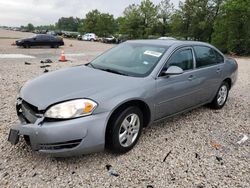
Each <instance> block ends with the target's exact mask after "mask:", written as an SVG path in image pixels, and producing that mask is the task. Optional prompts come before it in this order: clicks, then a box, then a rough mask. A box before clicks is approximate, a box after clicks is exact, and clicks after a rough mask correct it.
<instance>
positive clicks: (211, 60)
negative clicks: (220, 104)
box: [193, 45, 224, 103]
mask: <svg viewBox="0 0 250 188" xmlns="http://www.w3.org/2000/svg"><path fill="white" fill-rule="evenodd" d="M193 49H194V52H195V59H196V65H195V74H196V77H197V79H198V81H199V82H200V84H201V87H202V90H201V92H200V94H199V96H198V98H197V100H199V101H200V102H201V103H205V102H208V101H209V100H211V99H212V98H213V97H214V95H215V94H216V92H217V89H218V87H219V86H220V84H221V82H222V80H221V79H222V69H223V63H224V57H223V56H222V55H221V54H220V53H218V52H217V51H216V50H215V49H213V48H211V47H208V46H198V45H197V46H193Z"/></svg>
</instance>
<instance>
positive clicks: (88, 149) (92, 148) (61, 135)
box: [8, 107, 109, 157]
mask: <svg viewBox="0 0 250 188" xmlns="http://www.w3.org/2000/svg"><path fill="white" fill-rule="evenodd" d="M17 108H19V107H17ZM17 110H18V112H19V113H18V117H19V119H20V120H21V123H20V124H18V125H17V126H15V127H13V128H12V129H11V130H10V134H9V138H8V140H9V141H10V142H11V143H12V144H17V143H18V141H19V136H24V138H25V140H26V141H27V142H28V143H30V146H31V148H32V150H34V151H39V152H41V153H47V154H51V155H52V156H55V157H66V156H73V155H74V156H75V155H81V154H87V153H92V152H98V151H102V150H103V149H104V145H105V130H106V123H107V119H108V114H109V113H108V112H106V113H100V114H95V115H91V116H86V117H82V118H76V119H71V120H63V121H46V120H45V118H44V117H38V118H37V119H34V117H32V113H29V112H25V111H24V110H20V108H19V109H17ZM20 111H22V112H20ZM27 117H28V118H29V119H34V121H35V122H33V123H27V119H26V118H27Z"/></svg>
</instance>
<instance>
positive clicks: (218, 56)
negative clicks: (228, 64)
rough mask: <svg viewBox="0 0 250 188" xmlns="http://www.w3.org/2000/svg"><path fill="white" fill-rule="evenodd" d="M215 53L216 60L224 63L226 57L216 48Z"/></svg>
mask: <svg viewBox="0 0 250 188" xmlns="http://www.w3.org/2000/svg"><path fill="white" fill-rule="evenodd" d="M214 53H215V57H216V62H217V63H223V62H224V57H223V56H222V55H221V54H220V53H219V52H217V51H216V50H214Z"/></svg>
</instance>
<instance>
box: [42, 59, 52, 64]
mask: <svg viewBox="0 0 250 188" xmlns="http://www.w3.org/2000/svg"><path fill="white" fill-rule="evenodd" d="M40 63H43V64H44V63H53V61H52V60H51V59H45V60H44V61H40Z"/></svg>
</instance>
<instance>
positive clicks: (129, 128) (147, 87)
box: [8, 40, 238, 157]
mask: <svg viewBox="0 0 250 188" xmlns="http://www.w3.org/2000/svg"><path fill="white" fill-rule="evenodd" d="M237 68H238V66H237V63H236V61H235V60H234V59H230V58H227V57H225V56H224V55H223V54H222V53H221V52H220V51H219V50H218V49H216V48H215V47H213V46H211V45H209V44H206V43H201V42H188V41H177V40H137V41H128V42H125V43H123V44H120V45H118V46H116V47H114V48H112V49H111V50H109V51H107V52H105V53H104V54H102V55H100V56H99V57H97V58H96V59H94V60H93V61H92V62H90V63H88V64H86V65H81V66H75V67H71V68H67V69H62V70H59V71H55V72H51V73H47V74H44V75H42V76H40V77H38V78H36V79H34V80H31V81H29V82H27V83H26V84H25V85H24V86H23V87H22V88H21V90H20V94H19V98H18V99H17V104H16V109H17V115H18V117H19V119H20V124H18V125H16V126H15V127H13V128H12V129H11V130H10V133H9V138H8V140H9V141H10V142H11V143H12V144H17V143H18V141H19V137H20V136H21V137H23V138H24V140H25V141H26V142H27V144H29V145H30V146H31V148H32V150H34V151H39V152H42V153H48V154H51V155H53V156H59V157H60V156H72V155H79V154H87V153H91V152H97V151H102V150H104V149H105V148H106V149H109V150H111V151H113V152H116V153H124V152H127V151H129V150H130V149H132V148H133V147H134V146H135V144H136V143H137V141H138V139H139V137H140V135H141V133H142V129H143V127H146V126H148V125H150V124H151V123H152V122H155V121H158V120H161V119H163V118H166V117H170V116H173V115H176V114H180V113H183V112H186V111H188V110H191V109H194V108H197V107H199V106H202V105H205V104H209V105H210V106H211V107H212V108H214V109H220V108H222V107H223V106H224V105H225V103H226V101H227V98H228V93H229V90H230V89H231V88H232V86H233V85H234V83H235V81H236V78H237Z"/></svg>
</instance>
